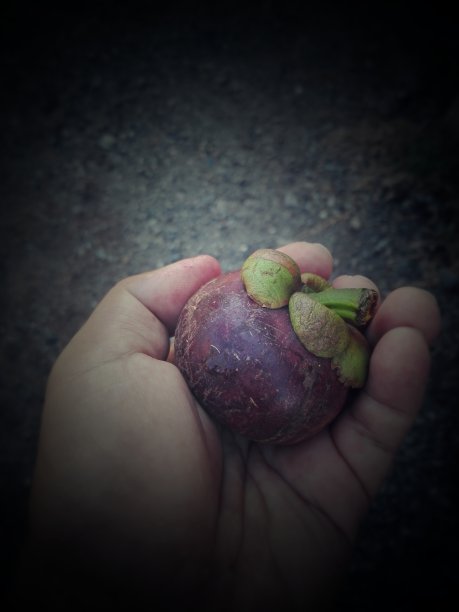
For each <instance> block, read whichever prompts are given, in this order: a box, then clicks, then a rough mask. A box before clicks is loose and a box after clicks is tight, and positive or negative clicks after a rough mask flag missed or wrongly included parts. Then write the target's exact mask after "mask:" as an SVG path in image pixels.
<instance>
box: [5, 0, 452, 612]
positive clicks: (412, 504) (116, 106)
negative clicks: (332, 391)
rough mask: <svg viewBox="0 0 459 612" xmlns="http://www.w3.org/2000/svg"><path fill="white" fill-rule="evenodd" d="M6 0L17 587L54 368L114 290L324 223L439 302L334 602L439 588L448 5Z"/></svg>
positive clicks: (313, 234) (445, 444)
mask: <svg viewBox="0 0 459 612" xmlns="http://www.w3.org/2000/svg"><path fill="white" fill-rule="evenodd" d="M47 4H49V6H47ZM151 4H153V3H151ZM0 15H1V20H0V21H1V24H0V27H1V42H0V45H1V73H0V91H1V93H0V112H1V133H0V138H1V143H0V144H1V147H0V171H1V181H0V201H1V229H0V249H1V258H0V271H1V282H0V288H1V289H0V290H1V304H2V306H1V309H2V310H1V312H2V317H1V320H0V326H1V353H0V359H1V367H0V377H1V397H0V399H1V412H0V487H1V488H0V491H1V493H0V494H1V504H0V519H1V532H0V537H1V545H0V556H1V561H2V565H3V569H2V571H1V576H2V580H4V581H5V588H7V587H8V584H9V582H10V580H11V576H12V568H13V567H14V563H15V561H16V558H17V554H18V550H19V548H20V544H21V541H22V537H23V533H24V521H25V515H26V507H27V498H28V494H29V489H30V483H31V478H32V474H33V464H34V458H35V451H36V443H37V439H38V431H39V423H40V415H41V408H42V402H43V394H44V389H45V384H46V378H47V375H48V373H49V369H50V367H51V365H52V363H53V361H54V360H55V358H56V357H57V355H58V354H59V352H60V351H61V350H62V348H63V347H64V346H65V344H66V343H67V342H68V340H69V339H70V338H71V337H72V335H73V334H74V333H75V332H76V331H77V329H78V328H79V327H80V325H81V324H82V323H83V322H84V321H85V319H86V318H87V317H88V315H89V314H90V312H91V310H92V309H93V308H94V306H95V305H96V304H97V302H98V301H99V300H100V299H101V298H102V297H103V295H104V294H105V292H106V291H107V290H108V289H109V288H110V287H111V286H112V285H113V284H114V283H115V282H116V281H117V280H119V279H120V278H122V277H124V276H126V275H129V274H133V273H137V272H141V271H144V270H148V269H151V268H156V267H159V266H162V265H164V264H167V263H169V262H172V261H175V260H177V259H180V258H182V257H186V256H190V255H195V254H198V253H204V252H205V253H210V254H212V255H214V256H215V257H217V258H218V259H219V260H220V261H221V263H222V266H223V268H224V269H225V270H229V269H233V268H238V267H240V265H241V263H242V262H243V260H244V258H245V257H246V256H247V255H248V254H250V252H251V251H253V250H255V249H256V248H259V247H277V246H280V245H282V244H285V243H287V242H291V241H296V240H307V241H312V242H322V243H323V244H325V245H326V246H327V247H328V248H329V249H330V250H331V251H332V253H333V255H334V258H335V272H334V274H335V275H337V274H341V273H349V274H354V273H361V274H365V275H367V276H370V277H371V278H372V279H373V280H374V281H375V282H376V283H377V284H378V285H379V287H380V289H381V291H382V293H383V294H384V295H385V294H387V292H388V291H390V290H391V289H393V288H396V287H399V286H402V285H406V284H410V285H415V286H417V287H422V288H425V289H428V290H430V291H432V292H433V293H434V294H435V295H436V297H437V299H438V301H439V303H440V306H441V309H442V313H443V333H442V336H441V338H440V339H439V341H438V343H437V345H436V347H435V348H434V350H433V354H432V356H433V369H432V376H431V380H430V382H429V386H428V390H427V396H426V400H425V402H424V406H423V408H422V410H421V413H420V415H419V417H418V419H417V421H416V424H415V426H414V428H413V430H412V431H411V432H410V434H409V435H408V437H407V439H406V440H405V443H404V444H403V446H402V448H401V450H400V453H399V455H398V457H397V461H396V463H395V466H394V470H393V472H392V474H391V476H390V477H389V479H388V480H387V482H386V485H385V486H384V488H383V490H382V491H381V493H380V495H379V497H378V498H377V499H376V500H375V503H374V505H373V507H372V509H371V512H370V514H369V516H368V519H367V521H366V522H365V524H364V525H363V526H362V531H361V534H360V537H359V540H358V542H357V547H356V550H355V554H354V558H353V563H352V566H351V568H350V571H349V577H348V580H347V583H346V586H345V589H344V593H343V596H342V600H341V601H340V604H339V609H340V610H347V609H353V610H369V609H371V610H386V609H387V608H388V606H389V605H390V609H391V610H393V611H396V610H414V609H417V608H418V607H419V605H420V603H424V604H426V603H431V604H435V606H436V607H435V609H436V610H446V609H447V608H446V602H447V601H448V598H449V597H451V596H454V597H455V599H456V600H457V586H456V584H455V581H456V577H457V573H458V569H459V568H458V561H457V557H458V555H457V545H458V542H459V538H458V530H459V527H458V521H457V515H458V510H459V495H458V476H459V451H458V449H459V417H458V412H457V406H456V403H457V396H458V392H459V386H458V380H457V379H458V376H457V346H458V342H459V333H458V329H457V321H456V314H457V306H458V293H459V260H458V251H459V246H458V245H459V240H458V238H457V231H458V224H457V212H456V211H457V207H458V176H459V174H458V171H459V164H458V162H459V155H458V144H459V68H458V65H459V63H458V57H459V54H458V51H459V50H458V46H459V45H458V42H459V37H458V34H457V33H458V31H459V30H458V23H457V21H455V18H454V16H453V15H452V14H451V13H450V12H449V11H448V9H447V8H446V7H443V6H442V4H441V3H431V4H427V5H423V4H420V3H400V2H382V1H380V2H374V3H372V2H352V3H344V2H343V3H338V2H336V3H332V2H329V1H328V0H324V1H321V2H318V1H316V2H308V1H307V0H305V1H304V2H301V3H300V2H298V3H290V2H287V1H286V2H276V1H265V2H261V1H256V2H251V3H246V6H244V4H243V3H239V4H238V3H237V2H226V1H223V2H220V3H218V6H214V7H209V6H207V5H206V3H204V2H198V3H185V2H170V3H166V4H164V5H162V4H161V3H160V4H156V3H155V8H154V9H152V8H151V6H150V3H148V2H139V1H136V0H134V1H131V2H126V3H122V2H108V1H96V0H94V1H93V2H92V3H91V5H90V6H86V5H85V4H84V3H82V2H80V3H75V2H70V3H66V4H65V6H64V5H62V6H61V7H58V8H56V7H53V8H51V4H50V3H46V2H45V3H36V4H35V5H34V7H33V8H27V6H26V5H25V4H24V3H19V2H14V1H7V2H3V3H2V8H1V13H0ZM5 588H4V589H3V591H4V590H5ZM448 609H449V608H448Z"/></svg>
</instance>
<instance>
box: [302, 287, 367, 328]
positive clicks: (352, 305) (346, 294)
mask: <svg viewBox="0 0 459 612" xmlns="http://www.w3.org/2000/svg"><path fill="white" fill-rule="evenodd" d="M308 296H309V297H310V298H311V299H312V300H314V301H316V302H319V304H323V305H324V306H326V307H327V308H330V310H333V311H334V312H335V313H336V314H338V315H339V316H340V317H341V318H343V319H344V320H345V321H348V322H349V323H352V324H354V325H356V326H357V327H364V326H365V325H367V323H368V322H369V321H371V319H372V318H373V315H374V313H375V308H376V304H377V301H378V294H377V293H376V291H374V290H373V289H335V288H333V287H330V288H327V289H324V290H323V291H319V292H317V293H308Z"/></svg>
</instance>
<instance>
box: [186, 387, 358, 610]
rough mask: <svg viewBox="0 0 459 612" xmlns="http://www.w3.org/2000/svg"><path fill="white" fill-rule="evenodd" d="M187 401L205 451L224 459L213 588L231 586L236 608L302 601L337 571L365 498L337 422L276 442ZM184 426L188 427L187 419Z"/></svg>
mask: <svg viewBox="0 0 459 612" xmlns="http://www.w3.org/2000/svg"><path fill="white" fill-rule="evenodd" d="M183 402H184V404H186V405H188V406H189V405H190V402H191V403H193V404H194V406H195V409H196V411H195V412H194V415H195V418H196V419H198V420H199V421H200V422H201V423H202V427H203V428H204V430H205V431H206V434H207V437H206V439H202V438H201V437H199V438H196V437H195V438H194V440H193V441H192V442H194V443H195V444H197V445H202V444H204V445H205V446H207V448H208V449H209V448H210V449H213V454H212V455H210V456H208V455H207V456H206V455H205V454H204V453H203V456H204V457H205V460H206V461H210V462H212V463H213V464H214V465H216V466H221V467H220V470H219V475H220V478H217V479H216V480H215V482H214V486H215V487H217V488H218V489H219V492H220V494H219V496H218V498H217V496H216V497H215V499H216V500H218V507H217V508H216V513H217V522H216V528H214V524H213V523H210V524H209V525H208V527H209V528H210V529H211V530H212V533H211V538H212V537H213V538H214V539H215V547H214V548H213V549H212V550H213V551H214V553H213V555H214V556H213V558H211V559H210V562H211V564H212V567H213V574H212V581H211V582H212V584H213V585H214V593H213V595H214V596H217V595H219V596H220V597H221V595H222V593H221V591H223V594H224V595H225V596H226V598H228V596H229V594H230V593H231V594H232V597H233V598H234V601H231V606H234V607H235V608H236V609H241V606H243V603H244V604H245V605H246V606H247V607H248V608H250V606H251V605H254V604H256V605H257V606H259V605H260V606H261V605H266V604H267V603H269V604H270V605H272V604H273V602H274V601H278V603H279V605H280V604H281V603H282V604H283V605H286V604H287V603H288V602H290V603H291V604H292V605H294V604H295V603H298V602H299V601H301V600H302V598H304V596H305V595H306V593H307V592H308V591H311V590H312V587H314V588H315V589H317V588H318V586H319V583H320V581H321V580H323V579H324V578H325V576H328V577H329V578H330V574H332V573H333V572H334V571H336V573H338V571H339V566H340V565H341V564H342V563H343V562H344V561H345V559H346V558H347V555H348V553H349V551H350V545H351V542H352V540H353V537H354V534H355V529H356V526H357V522H358V519H359V518H360V516H361V514H362V513H363V511H364V509H365V508H366V506H367V504H368V497H367V495H366V493H365V491H364V489H363V488H362V485H361V484H360V483H359V481H358V479H357V477H356V476H355V474H354V473H353V471H352V470H351V469H350V467H349V465H347V464H346V461H345V459H344V458H343V457H342V456H341V454H340V452H339V450H338V449H337V447H336V444H335V442H334V440H333V430H332V429H327V430H326V431H324V432H323V433H322V434H321V435H319V436H316V437H315V438H314V439H313V440H311V441H309V442H305V443H302V444H299V445H295V446H292V447H272V446H267V445H262V444H256V443H253V442H250V441H248V440H244V439H243V438H241V437H239V436H236V435H233V434H231V433H230V432H228V431H226V430H224V429H220V428H219V427H218V426H214V425H213V424H212V423H211V422H210V420H209V418H208V417H207V415H206V414H205V413H204V412H203V411H202V410H201V408H200V407H199V406H196V403H195V402H194V400H193V399H192V398H190V396H189V394H188V393H186V392H185V393H184V395H183ZM185 420H187V419H185ZM184 429H185V430H186V431H188V432H190V431H191V430H190V427H189V423H185V421H184ZM200 429H201V427H196V430H197V431H199V430H200ZM206 468H207V466H204V465H203V466H202V467H201V473H202V471H205V470H206ZM204 541H207V538H204ZM255 568H256V571H255ZM225 591H226V592H225Z"/></svg>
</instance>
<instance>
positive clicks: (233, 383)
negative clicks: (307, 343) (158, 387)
mask: <svg viewBox="0 0 459 612" xmlns="http://www.w3.org/2000/svg"><path fill="white" fill-rule="evenodd" d="M175 363H176V365H177V367H178V368H179V370H180V371H181V373H182V375H183V376H184V378H185V380H186V382H187V384H188V386H189V387H190V389H191V391H192V392H193V394H194V395H195V397H196V399H197V400H198V401H199V403H200V404H201V405H202V407H203V408H204V409H205V410H206V411H207V412H208V413H209V414H210V415H212V416H213V417H214V418H215V419H216V420H217V421H218V422H220V423H221V424H223V425H224V426H226V427H228V428H229V429H231V430H232V431H234V432H236V433H239V434H241V435H242V436H245V437H247V438H250V439H252V440H256V441H258V442H265V443H270V444H294V443H297V442H300V441H301V440H305V439H307V438H310V437H311V436H313V435H315V434H316V433H318V431H320V430H321V429H323V428H324V427H325V426H326V425H327V424H328V423H329V422H330V421H331V420H332V419H333V418H334V417H335V416H336V415H337V414H338V413H339V411H340V410H341V409H342V407H343V405H344V402H345V400H346V396H347V393H348V387H347V386H345V385H343V384H342V383H341V382H340V381H339V380H338V377H337V375H336V373H335V371H334V370H333V369H332V367H331V360H330V359H328V358H321V357H316V356H314V355H313V354H312V353H310V352H309V351H307V350H306V349H305V348H304V347H303V345H302V344H301V342H300V341H299V340H298V338H297V336H296V334H295V332H294V331H293V328H292V325H291V323H290V319H289V313H288V308H287V307H283V308H279V309H276V310H272V309H267V308H262V307H261V306H259V305H258V304H256V303H255V302H254V301H253V300H251V299H250V298H249V297H248V295H247V293H246V291H245V289H244V286H243V284H242V281H241V276H240V272H239V271H237V272H230V273H227V274H223V275H221V276H220V277H218V278H217V279H214V280H213V281H210V282H209V283H207V284H206V285H205V286H204V287H202V288H201V289H200V290H199V291H198V292H197V293H196V294H195V295H194V296H193V297H192V298H191V299H190V300H189V301H188V303H187V304H186V305H185V307H184V309H183V311H182V313H181V315H180V318H179V322H178V325H177V329H176V334H175Z"/></svg>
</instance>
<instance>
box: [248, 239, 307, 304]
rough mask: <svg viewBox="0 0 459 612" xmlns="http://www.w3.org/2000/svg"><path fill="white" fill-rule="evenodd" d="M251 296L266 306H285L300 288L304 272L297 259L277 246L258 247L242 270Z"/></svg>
mask: <svg viewBox="0 0 459 612" xmlns="http://www.w3.org/2000/svg"><path fill="white" fill-rule="evenodd" d="M241 277H242V282H243V283H244V287H245V289H246V291H247V293H248V295H249V297H250V298H251V299H252V300H254V301H255V302H257V304H260V306H263V307H264V308H282V306H286V305H287V304H288V301H289V299H290V296H291V295H292V293H294V292H295V291H299V289H300V287H301V273H300V269H299V267H298V265H297V264H296V262H295V261H293V259H292V258H291V257H289V256H288V255H286V254H285V253H282V252H281V251H276V250H274V249H259V250H258V251H255V253H253V254H252V255H250V257H248V258H247V259H246V260H245V262H244V264H243V266H242V270H241Z"/></svg>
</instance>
